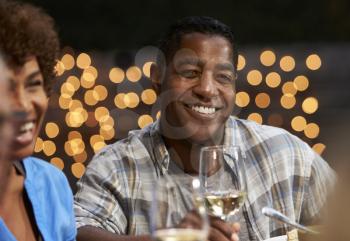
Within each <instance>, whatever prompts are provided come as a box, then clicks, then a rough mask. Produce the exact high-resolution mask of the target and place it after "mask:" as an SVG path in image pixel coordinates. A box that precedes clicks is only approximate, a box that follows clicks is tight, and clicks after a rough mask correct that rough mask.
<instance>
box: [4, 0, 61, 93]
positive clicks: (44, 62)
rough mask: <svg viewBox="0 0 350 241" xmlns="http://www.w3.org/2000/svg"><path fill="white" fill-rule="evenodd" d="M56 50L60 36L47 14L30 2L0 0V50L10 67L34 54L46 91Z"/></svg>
mask: <svg viewBox="0 0 350 241" xmlns="http://www.w3.org/2000/svg"><path fill="white" fill-rule="evenodd" d="M58 51H59V40H58V36H57V32H56V31H55V28H54V21H53V19H52V18H51V17H50V16H48V15H47V14H46V13H45V12H44V11H43V10H41V9H40V8H37V7H34V6H32V5H29V4H25V3H20V2H16V1H10V0H1V1H0V52H2V54H3V57H4V59H5V62H6V64H7V65H8V66H9V67H10V68H12V67H19V66H23V64H24V63H25V62H26V61H27V58H28V57H30V56H35V57H36V58H37V60H38V64H39V67H40V70H41V72H42V74H43V77H44V85H45V89H46V91H48V90H49V89H50V87H51V84H52V80H53V78H54V76H55V72H54V67H55V65H56V61H57V57H58Z"/></svg>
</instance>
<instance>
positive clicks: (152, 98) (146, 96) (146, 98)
mask: <svg viewBox="0 0 350 241" xmlns="http://www.w3.org/2000/svg"><path fill="white" fill-rule="evenodd" d="M141 100H142V102H143V103H145V104H146V105H153V104H154V103H155V102H156V100H157V94H156V92H155V91H154V90H152V89H146V90H144V91H142V94H141Z"/></svg>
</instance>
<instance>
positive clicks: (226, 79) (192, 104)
mask: <svg viewBox="0 0 350 241" xmlns="http://www.w3.org/2000/svg"><path fill="white" fill-rule="evenodd" d="M232 51H233V50H232V45H231V44H230V42H229V41H228V40H227V39H226V38H224V37H222V36H219V35H206V34H202V33H190V34H185V35H184V36H183V37H182V39H181V43H180V46H179V48H178V51H177V52H176V53H175V54H174V57H173V59H172V61H171V62H170V63H169V65H168V68H167V71H166V74H165V78H164V80H163V82H162V83H161V101H162V113H163V114H162V117H161V123H162V131H163V134H164V135H166V137H168V138H174V139H186V140H188V141H190V142H191V143H195V144H205V143H215V144H218V142H222V141H223V135H224V123H225V122H226V120H227V119H228V117H229V116H230V114H231V112H232V109H233V106H234V98H235V87H234V86H235V84H234V82H235V79H236V72H235V70H234V65H233V60H232V59H233V57H232V56H233V52H232Z"/></svg>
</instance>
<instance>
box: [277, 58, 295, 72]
mask: <svg viewBox="0 0 350 241" xmlns="http://www.w3.org/2000/svg"><path fill="white" fill-rule="evenodd" d="M280 67H281V69H282V70H283V71H285V72H290V71H292V70H293V69H294V68H295V60H294V58H293V57H292V56H284V57H282V58H281V60H280Z"/></svg>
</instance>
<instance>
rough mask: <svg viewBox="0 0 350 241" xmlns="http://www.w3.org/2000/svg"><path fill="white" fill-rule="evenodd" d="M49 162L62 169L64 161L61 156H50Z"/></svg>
mask: <svg viewBox="0 0 350 241" xmlns="http://www.w3.org/2000/svg"><path fill="white" fill-rule="evenodd" d="M50 163H51V164H52V165H55V166H56V167H57V168H58V169H60V170H63V168H64V162H63V160H62V159H61V158H59V157H53V158H51V160H50Z"/></svg>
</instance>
